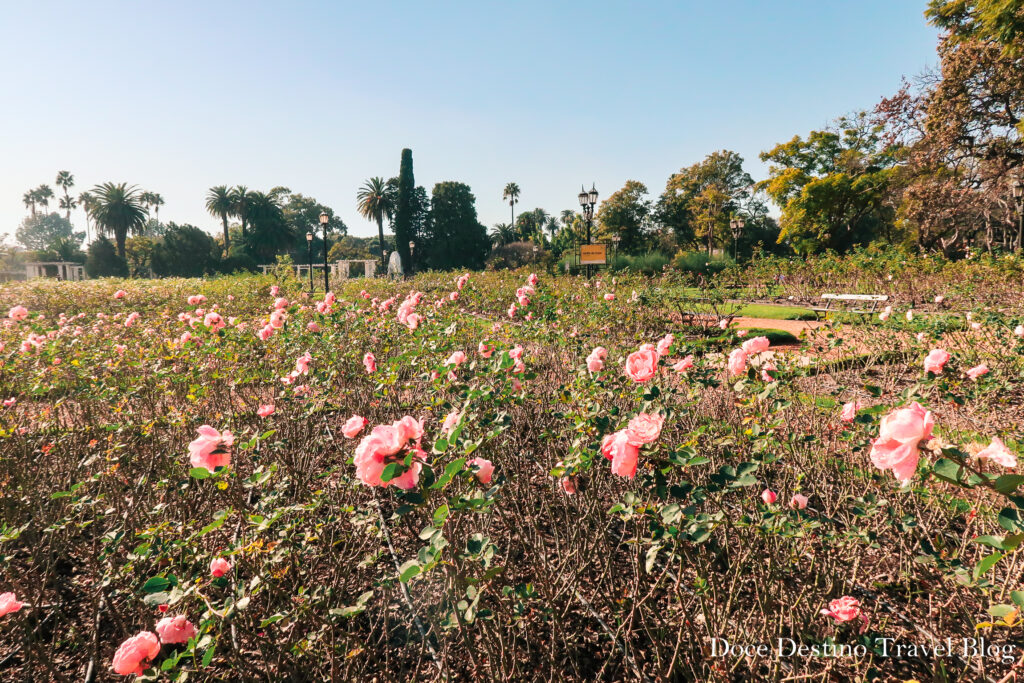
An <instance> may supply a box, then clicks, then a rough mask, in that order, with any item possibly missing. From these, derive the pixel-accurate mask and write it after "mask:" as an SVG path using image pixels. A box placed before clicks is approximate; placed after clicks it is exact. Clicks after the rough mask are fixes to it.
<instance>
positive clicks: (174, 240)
mask: <svg viewBox="0 0 1024 683" xmlns="http://www.w3.org/2000/svg"><path fill="white" fill-rule="evenodd" d="M253 232H254V233H255V232H256V228H255V224H254V226H253ZM219 253H220V249H219V248H218V246H217V243H216V242H215V241H214V240H213V238H212V237H210V235H208V234H207V233H205V232H203V231H202V230H200V229H199V228H197V227H195V226H194V225H188V224H184V225H178V224H176V223H169V224H168V226H167V232H166V233H165V234H164V236H163V238H162V239H161V240H160V241H159V242H157V243H156V244H155V245H154V246H153V255H152V266H153V272H154V273H155V274H156V275H158V276H160V277H167V276H175V277H201V276H203V275H208V274H210V273H214V272H216V270H217V265H218V260H219V259H218V254H219Z"/></svg>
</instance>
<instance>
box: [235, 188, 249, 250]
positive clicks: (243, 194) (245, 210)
mask: <svg viewBox="0 0 1024 683" xmlns="http://www.w3.org/2000/svg"><path fill="white" fill-rule="evenodd" d="M252 195H253V193H251V192H249V188H247V187H246V186H245V185H239V186H238V187H233V188H231V215H232V216H234V217H235V218H237V219H238V220H240V221H242V240H245V237H246V228H247V227H248V226H249V205H250V203H251V201H252Z"/></svg>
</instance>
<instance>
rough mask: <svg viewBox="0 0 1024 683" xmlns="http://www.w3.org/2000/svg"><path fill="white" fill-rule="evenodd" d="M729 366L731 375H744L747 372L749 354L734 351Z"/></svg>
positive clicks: (741, 350) (737, 350) (740, 350)
mask: <svg viewBox="0 0 1024 683" xmlns="http://www.w3.org/2000/svg"><path fill="white" fill-rule="evenodd" d="M727 365H728V368H729V374H730V375H742V374H743V373H744V372H746V370H747V352H746V351H744V350H743V349H733V350H732V352H731V353H730V354H729V362H728V364H727Z"/></svg>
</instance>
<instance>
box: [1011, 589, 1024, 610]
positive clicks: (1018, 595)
mask: <svg viewBox="0 0 1024 683" xmlns="http://www.w3.org/2000/svg"><path fill="white" fill-rule="evenodd" d="M1010 599H1011V600H1013V604H1015V605H1017V607H1024V591H1010Z"/></svg>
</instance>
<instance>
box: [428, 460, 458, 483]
mask: <svg viewBox="0 0 1024 683" xmlns="http://www.w3.org/2000/svg"><path fill="white" fill-rule="evenodd" d="M465 466H466V459H465V458H456V459H455V460H453V461H452V462H450V463H448V466H447V467H445V468H444V474H442V475H441V476H440V477H438V478H437V481H436V482H434V485H433V486H431V487H430V488H432V489H442V488H444V487H445V486H447V485H448V482H450V481H451V480H452V477H454V476H455V475H456V474H458V473H459V472H461V471H462V470H463V468H465Z"/></svg>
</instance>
